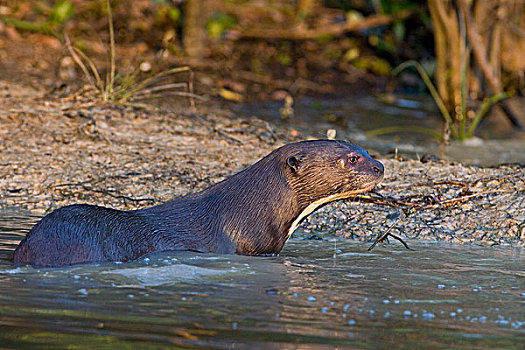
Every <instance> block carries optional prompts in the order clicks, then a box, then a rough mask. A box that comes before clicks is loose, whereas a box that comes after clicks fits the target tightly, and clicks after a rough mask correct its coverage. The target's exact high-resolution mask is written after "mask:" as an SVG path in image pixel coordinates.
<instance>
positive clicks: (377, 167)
mask: <svg viewBox="0 0 525 350" xmlns="http://www.w3.org/2000/svg"><path fill="white" fill-rule="evenodd" d="M372 171H373V172H374V174H375V175H376V176H381V175H383V172H384V171H385V169H384V167H383V164H381V163H380V162H378V161H377V160H376V161H375V164H374V165H373V166H372Z"/></svg>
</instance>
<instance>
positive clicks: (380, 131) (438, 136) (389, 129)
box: [365, 125, 443, 141]
mask: <svg viewBox="0 0 525 350" xmlns="http://www.w3.org/2000/svg"><path fill="white" fill-rule="evenodd" d="M403 131H410V132H418V133H422V134H427V135H430V136H432V137H435V138H436V139H438V140H440V141H443V135H441V134H440V133H439V132H437V131H434V130H432V129H427V128H424V127H421V126H414V125H406V126H389V127H386V128H379V129H374V130H370V131H367V132H366V133H365V134H366V136H378V135H384V134H392V133H395V132H403Z"/></svg>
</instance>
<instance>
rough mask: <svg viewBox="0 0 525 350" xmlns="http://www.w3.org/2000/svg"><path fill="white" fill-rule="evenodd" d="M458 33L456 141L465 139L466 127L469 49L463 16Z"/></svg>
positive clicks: (460, 19)
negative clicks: (459, 37)
mask: <svg viewBox="0 0 525 350" xmlns="http://www.w3.org/2000/svg"><path fill="white" fill-rule="evenodd" d="M459 31H460V36H461V43H460V50H459V54H460V56H461V57H460V68H459V77H460V78H459V93H460V98H459V100H460V102H459V103H460V105H459V108H460V111H459V112H460V113H459V130H458V139H459V140H464V139H465V128H466V125H467V89H468V86H467V74H468V70H469V61H470V59H469V57H470V48H469V47H468V45H467V34H466V30H465V20H464V18H463V16H459Z"/></svg>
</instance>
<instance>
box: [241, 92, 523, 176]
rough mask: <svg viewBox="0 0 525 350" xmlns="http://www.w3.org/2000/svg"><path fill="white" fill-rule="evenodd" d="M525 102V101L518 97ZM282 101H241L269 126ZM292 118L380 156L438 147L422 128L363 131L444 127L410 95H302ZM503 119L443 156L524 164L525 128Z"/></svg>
mask: <svg viewBox="0 0 525 350" xmlns="http://www.w3.org/2000/svg"><path fill="white" fill-rule="evenodd" d="M520 101H521V102H520V103H521V105H523V106H525V100H520ZM282 107H283V102H281V101H279V102H270V103H268V102H257V103H253V104H242V105H239V106H238V110H239V111H240V114H242V115H254V116H257V117H260V118H263V119H266V120H269V121H270V122H272V123H273V124H277V125H279V124H281V125H282V124H283V123H282V121H281V118H280V112H279V110H280V108H282ZM294 112H295V116H294V117H293V118H291V119H289V120H287V121H286V122H285V123H284V124H285V125H286V126H292V127H294V128H297V129H298V130H300V131H302V132H303V133H304V134H305V135H313V136H315V137H318V138H323V137H326V132H327V130H328V129H335V130H336V131H337V138H340V139H349V140H352V141H354V142H356V143H359V144H361V145H362V146H365V147H367V148H371V149H373V150H374V151H376V152H379V153H381V154H383V155H385V154H387V153H390V152H393V151H394V150H396V151H398V152H399V154H401V155H403V156H406V157H409V158H416V159H417V158H418V157H420V156H422V155H423V154H425V153H430V154H435V155H439V154H441V151H442V146H441V144H440V142H438V140H437V139H436V138H434V137H432V136H430V135H428V134H425V133H421V132H408V131H405V132H396V133H390V134H384V135H381V136H374V137H370V136H368V137H367V136H366V134H365V132H367V131H371V130H377V129H381V128H387V127H402V128H407V127H414V126H417V127H422V128H426V129H430V130H434V131H436V132H438V133H441V132H442V131H443V119H442V118H441V117H440V114H439V111H438V110H437V108H436V105H435V103H434V102H433V100H432V99H431V98H430V97H428V96H417V95H411V96H408V97H405V98H402V97H398V98H396V99H395V100H393V101H386V100H385V99H381V98H377V97H374V96H358V97H355V98H344V99H322V100H317V99H312V98H304V99H301V100H298V101H296V102H295V104H294ZM506 124H508V123H507V122H506V120H497V119H495V118H487V119H486V120H485V121H484V122H483V123H482V124H480V125H479V126H478V128H477V129H476V133H475V135H477V136H479V137H482V138H483V139H478V138H476V139H473V140H470V141H468V142H466V143H463V142H459V141H452V142H451V143H450V145H448V146H447V147H446V149H445V152H444V159H447V160H451V161H459V162H462V163H464V164H473V165H478V166H495V165H498V164H501V163H513V162H517V163H524V164H525V152H523V149H524V148H525V132H519V131H517V130H515V129H512V128H510V127H509V126H507V127H505V125H506Z"/></svg>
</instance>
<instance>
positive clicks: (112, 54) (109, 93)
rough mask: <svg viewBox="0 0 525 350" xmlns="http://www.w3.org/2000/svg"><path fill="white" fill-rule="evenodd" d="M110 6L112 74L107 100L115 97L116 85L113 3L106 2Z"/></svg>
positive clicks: (107, 89) (107, 90) (107, 88)
mask: <svg viewBox="0 0 525 350" xmlns="http://www.w3.org/2000/svg"><path fill="white" fill-rule="evenodd" d="M106 3H107V5H108V25H109V49H110V57H109V59H110V73H109V82H108V85H107V86H106V94H105V100H106V101H107V100H108V99H109V98H111V96H113V85H114V84H115V30H114V28H113V13H112V12H111V2H110V0H107V1H106Z"/></svg>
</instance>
